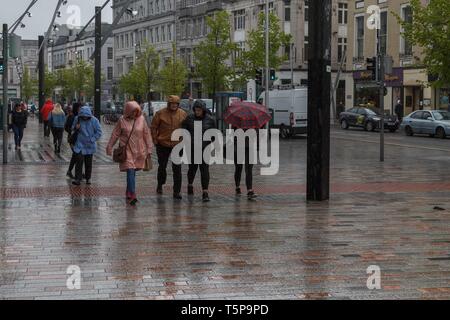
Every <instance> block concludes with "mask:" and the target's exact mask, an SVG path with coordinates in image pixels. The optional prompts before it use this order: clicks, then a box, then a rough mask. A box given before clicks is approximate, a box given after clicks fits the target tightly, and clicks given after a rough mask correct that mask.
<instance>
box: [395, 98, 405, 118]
mask: <svg viewBox="0 0 450 320" xmlns="http://www.w3.org/2000/svg"><path fill="white" fill-rule="evenodd" d="M395 114H396V115H397V118H398V120H399V121H400V122H402V119H403V115H404V111H403V105H402V102H401V101H400V100H398V101H397V104H396V105H395Z"/></svg>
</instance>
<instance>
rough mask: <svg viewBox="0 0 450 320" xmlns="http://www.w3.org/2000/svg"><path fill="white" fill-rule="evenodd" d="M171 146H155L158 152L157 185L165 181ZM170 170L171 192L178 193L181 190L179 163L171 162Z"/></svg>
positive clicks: (163, 183) (161, 184)
mask: <svg viewBox="0 0 450 320" xmlns="http://www.w3.org/2000/svg"><path fill="white" fill-rule="evenodd" d="M172 150H173V148H169V147H164V146H156V152H157V154H158V186H163V185H165V184H166V181H167V164H168V163H169V159H170V154H171V153H172ZM172 172H173V192H174V193H180V192H181V183H182V180H183V178H182V176H181V165H176V164H174V163H172Z"/></svg>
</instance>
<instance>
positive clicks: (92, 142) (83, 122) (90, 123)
mask: <svg viewBox="0 0 450 320" xmlns="http://www.w3.org/2000/svg"><path fill="white" fill-rule="evenodd" d="M72 136H73V138H74V141H73V151H74V152H75V154H76V155H75V157H76V165H75V180H74V181H73V182H72V184H74V185H76V186H79V185H81V180H82V179H83V164H84V170H85V178H86V184H87V185H90V184H91V176H92V160H93V157H94V154H95V153H96V152H97V141H98V140H99V139H100V138H101V136H102V128H101V126H100V122H99V121H98V119H97V118H95V117H94V116H93V115H92V111H91V108H89V107H88V106H84V107H82V108H81V110H80V113H79V114H78V116H77V117H75V119H74V122H73V125H72Z"/></svg>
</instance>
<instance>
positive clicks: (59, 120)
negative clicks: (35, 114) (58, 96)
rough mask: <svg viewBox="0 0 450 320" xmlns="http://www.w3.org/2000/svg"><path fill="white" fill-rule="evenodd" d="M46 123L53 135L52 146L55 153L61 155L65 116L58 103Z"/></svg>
mask: <svg viewBox="0 0 450 320" xmlns="http://www.w3.org/2000/svg"><path fill="white" fill-rule="evenodd" d="M48 122H49V125H50V128H51V130H52V134H53V144H54V145H55V153H58V154H59V153H61V145H62V140H63V135H64V126H65V124H66V114H65V113H64V111H63V109H62V107H61V105H60V104H59V103H57V104H55V108H54V109H53V111H52V112H50V114H49V116H48Z"/></svg>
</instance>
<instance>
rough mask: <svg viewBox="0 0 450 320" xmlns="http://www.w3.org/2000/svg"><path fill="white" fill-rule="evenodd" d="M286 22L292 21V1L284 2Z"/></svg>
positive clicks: (286, 0) (285, 0)
mask: <svg viewBox="0 0 450 320" xmlns="http://www.w3.org/2000/svg"><path fill="white" fill-rule="evenodd" d="M284 21H291V0H284Z"/></svg>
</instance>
